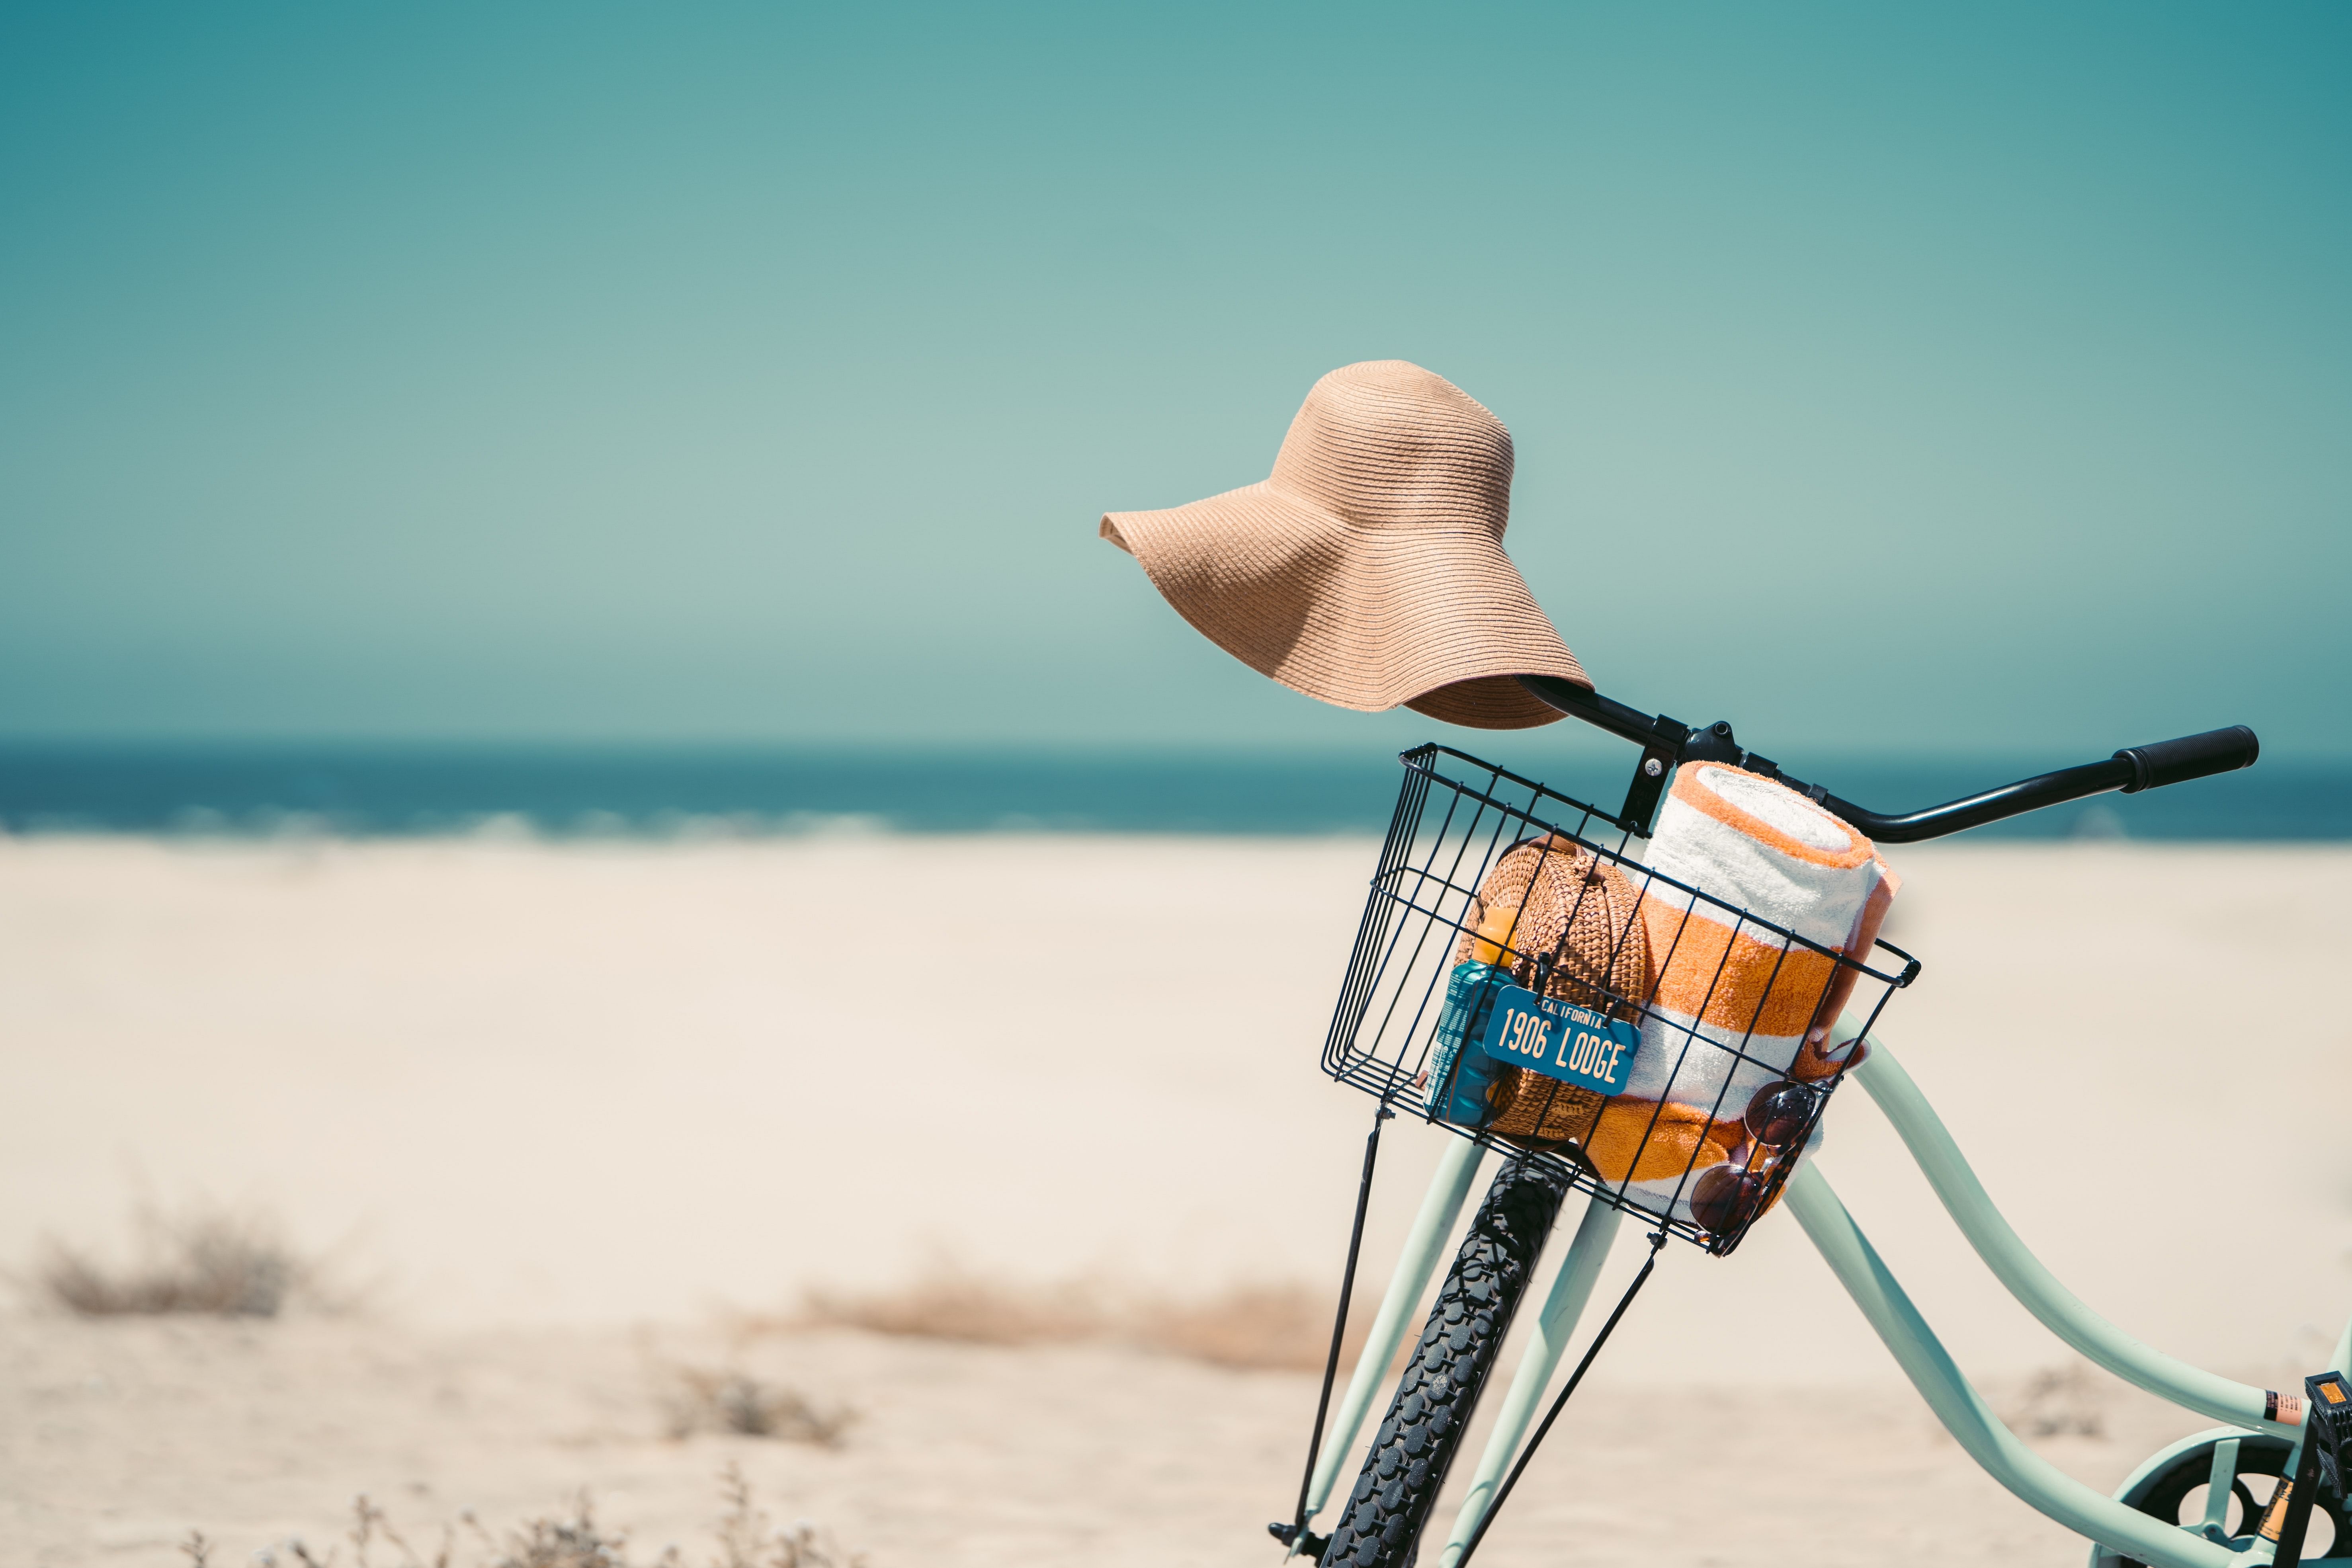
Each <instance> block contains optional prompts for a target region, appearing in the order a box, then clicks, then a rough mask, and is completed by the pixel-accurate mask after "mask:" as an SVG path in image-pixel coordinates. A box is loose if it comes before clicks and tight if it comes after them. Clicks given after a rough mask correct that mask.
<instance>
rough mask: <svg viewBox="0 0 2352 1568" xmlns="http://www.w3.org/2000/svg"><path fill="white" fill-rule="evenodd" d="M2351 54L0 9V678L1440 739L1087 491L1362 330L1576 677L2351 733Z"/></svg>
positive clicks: (330, 732) (273, 698) (2176, 34)
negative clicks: (1278, 665)
mask: <svg viewBox="0 0 2352 1568" xmlns="http://www.w3.org/2000/svg"><path fill="white" fill-rule="evenodd" d="M2347 79H2352V9H2347V8H2345V7H2343V6H2340V5H2339V6H2323V5H2307V6H2296V5H2266V6H2262V7H2250V6H2238V7H2233V6H2222V5H2204V6H2185V5H2068V6H2063V7H2053V6H2047V5H2018V6H2000V5H1970V6H1966V7H1940V8H1937V7H1921V6H1900V7H1888V6H1864V5H1854V6H1832V5H1778V6H1770V7H1764V6H1752V5H1673V6H1654V5H1610V6H1590V5H1538V6H1526V7H1485V6H1473V5H1449V6H1442V7H1441V6H1423V7H1413V8H1404V7H1386V8H1383V7H1380V6H1370V5H1345V6H1329V7H1320V8H1314V7H1284V6H1268V5H1237V6H1229V7H1218V6H1185V7H1172V6H1171V7H1108V6H1102V5H1088V6H1070V7H1066V8H1054V7H1045V6H1025V7H1003V8H995V9H987V8H981V7H971V6H962V7H940V8H935V9H922V8H910V7H905V6H871V7H855V8H852V7H826V8H821V9H820V8H813V7H812V8H801V7H787V6H761V7H748V6H746V7H730V6H724V5H700V6H694V7H654V6H639V5H629V6H620V5H614V6H597V5H563V6H560V7H559V6H551V5H548V6H530V5H508V6H497V7H480V6H467V7H447V8H437V9H436V8H434V7H430V6H424V5H418V6H402V7H317V6H293V5H288V6H282V7H281V6H268V5H233V6H212V7H190V6H163V5H154V6H148V7H127V8H126V7H113V6H106V5H77V6H56V7H40V8H35V7H29V6H21V5H7V6H6V7H5V10H0V215H5V216H0V739H16V740H28V739H59V738H83V739H104V740H152V739H172V740H196V741H205V740H255V739H268V740H289V739H290V740H298V741H299V740H313V739H316V740H375V741H384V740H404V739H418V740H434V741H452V740H454V741H541V740H546V741H589V742H622V743H634V742H728V743H734V742H749V743H759V744H768V743H834V742H889V743H894V744H895V743H931V742H938V743H948V744H958V745H961V744H971V743H982V742H989V743H1004V744H1016V745H1047V746H1101V745H1121V746H1124V745H1142V744H1177V745H1186V746H1236V747H1256V748H1270V749H1279V748H1299V747H1316V748H1327V749H1328V748H1338V747H1352V746H1359V745H1361V746H1372V745H1390V744H1392V743H1410V742H1413V741H1417V740H1419V739H1423V738H1428V737H1430V736H1432V735H1433V734H1438V735H1440V736H1441V738H1444V739H1447V740H1449V741H1452V742H1455V743H1469V742H1475V740H1476V737H1475V735H1473V734H1471V733H1470V732H1467V731H1452V730H1447V729H1445V727H1444V726H1439V725H1436V724H1434V723H1433V721H1428V720H1424V719H1422V718H1420V717H1419V716H1417V715H1412V714H1409V713H1400V714H1389V715H1362V714H1354V713H1349V712H1345V711H1342V710H1335V709H1329V708H1326V707H1323V706H1321V705H1318V704H1316V703H1314V702H1312V701H1310V700H1307V699H1305V698H1302V697H1299V696H1297V695H1295V694H1293V693H1290V692H1288V691H1286V690H1285V689H1281V688H1279V687H1277V686H1276V685H1275V684H1274V683H1272V682H1270V681H1268V680H1266V679H1263V678H1262V677H1259V676H1257V675H1255V674H1254V673H1253V672H1251V671H1250V670H1248V669H1246V668H1244V667H1243V666H1241V665H1240V664H1238V663H1236V662H1235V661H1234V660H1233V659H1232V658H1229V657H1227V656H1226V655H1224V654H1223V653H1221V652H1220V651H1218V650H1217V649H1216V648H1215V647H1213V646H1212V645H1210V644H1209V643H1207V642H1206V641H1204V640H1203V639H1202V638H1201V637H1199V636H1198V635H1196V634H1195V633H1193V632H1192V630H1191V629H1190V628H1189V627H1188V626H1185V624H1184V623H1183V622H1182V621H1181V620H1180V619H1179V618H1178V617H1177V616H1175V615H1174V613H1173V612H1172V611H1171V610H1169V609H1168V608H1167V606H1166V605H1164V604H1163V603H1162V602H1161V601H1160V599H1159V598H1158V596H1157V595H1155V594H1154V593H1153V591H1152V590H1151V588H1150V584H1149V583H1148V582H1147V581H1146V580H1145V578H1144V577H1143V575H1142V574H1141V573H1140V571H1139V570H1138V568H1137V567H1136V565H1135V563H1133V562H1132V561H1131V560H1129V558H1128V557H1127V556H1125V555H1123V554H1120V553H1119V552H1117V551H1115V550H1113V549H1112V548H1111V547H1109V546H1108V545H1107V544H1104V543H1102V542H1099V541H1098V540H1097V538H1096V523H1097V518H1098V516H1099V514H1100V513H1101V512H1102V511H1104V510H1132V509H1141V508H1150V507H1161V506H1171V505H1175V504H1179V503H1181V502H1183V501H1187V500H1194V499H1198V498H1200V497H1202V496H1206V495H1209V494H1213V493H1215V492H1218V491H1221V490H1224V489H1232V488H1234V487H1235V486H1239V485H1243V484H1247V483H1250V482H1252V481H1255V480H1256V479H1263V478H1265V476H1266V474H1267V472H1268V470H1269V468H1270V466H1271V464H1272V461H1273V458H1274V454H1275V450H1276V447H1277V446H1278V445H1279V443H1280V440H1281V437H1282V435H1283V432H1284V430H1285V428H1286V426H1287V424H1288V422H1289V419H1290V417H1291V416H1292V414H1293V413H1294V412H1295V411H1296V409H1297V405H1298V403H1299V401H1300V399H1301V398H1302V397H1303V396H1304V395H1305V394H1306V392H1307V388H1308V387H1309V386H1310V385H1311V384H1313V383H1314V381H1315V380H1316V378H1317V377H1318V375H1320V374H1323V373H1324V372H1326V371H1328V370H1330V369H1332V368H1334V367H1336V366H1339V365H1341V364H1345V363H1351V362H1354V361H1358V360H1366V359H1382V358H1402V359H1409V360H1412V361H1414V362H1415V363H1420V364H1423V365H1425V366H1427V367H1429V368H1430V369H1433V370H1434V371H1436V372H1438V373H1439V374H1443V375H1444V376H1446V377H1447V378H1449V379H1450V380H1452V381H1454V383H1455V384H1458V385H1460V386H1461V387H1463V388H1464V389H1465V391H1467V392H1469V393H1470V394H1471V395H1473V396H1475V397H1476V398H1478V399H1479V400H1480V401H1481V402H1483V403H1485V404H1486V405H1487V406H1488V407H1489V408H1491V409H1493V410H1494V411H1495V412H1496V414H1497V415H1498V416H1500V417H1501V418H1502V419H1503V420H1504V421H1505V423H1507V425H1508V426H1510V428H1511V430H1512V432H1513V434H1514V437H1515V440H1516V443H1517V484H1516V489H1515V491H1514V497H1513V510H1512V521H1511V529H1510V532H1509V535H1508V538H1507V545H1508V547H1509V548H1510V550H1511V552H1512V553H1513V555H1514V558H1515V559H1516V560H1517V562H1518V563H1519V565H1520V567H1521V568H1522V570H1523V572H1524V574H1525V575H1526V576H1527V578H1528V583H1529V584H1530V586H1531V587H1532V588H1533V590H1534V592H1535V594H1536V595H1537V597H1538V600H1539V601H1540V602H1541V603H1542V604H1543V605H1545V606H1546V608H1547V609H1548V610H1549V613H1550V614H1551V616H1552V617H1553V619H1554V620H1555V621H1556V623H1557V624H1558V625H1559V627H1560V630H1561V632H1562V634H1563V636H1564V637H1566V639H1567V641H1568V643H1569V645H1570V647H1572V648H1574V649H1575V650H1576V652H1577V653H1578V655H1579V656H1580V658H1581V659H1582V661H1583V663H1584V665H1585V666H1586V668H1588V669H1589V670H1590V671H1591V673H1592V674H1593V676H1594V678H1595V679H1596V680H1597V682H1598V683H1599V685H1600V688H1601V689H1602V690H1603V691H1606V692H1608V693H1610V694H1611V695H1612V696H1616V697H1619V698H1621V699H1622V700H1626V701H1629V702H1633V703H1635V704H1637V705H1639V706H1643V707H1644V708H1649V709H1659V710H1665V711H1667V712H1670V713H1673V714H1675V716H1677V717H1679V718H1681V719H1683V720H1685V721H1691V722H1701V721H1707V720H1711V719H1715V718H1718V717H1720V718H1729V719H1731V720H1733V721H1735V722H1736V723H1737V724H1738V727H1739V732H1740V734H1741V737H1742V738H1743V739H1744V740H1747V741H1748V742H1751V743H1752V744H1755V745H1757V746H1758V747H1759V748H1760V749H1762V750H1765V751H1767V752H1771V753H1772V754H1774V755H1776V756H1782V757H1783V758H1784V759H1786V758H1788V757H1791V756H1796V757H1801V756H1802V755H1804V754H1805V753H1806V752H1808V751H1809V750H1810V751H1812V752H1820V751H1822V750H1835V751H1842V752H1931V751H1940V752H1958V751H1986V750H2000V751H2007V752H2022V751H2034V752H2063V753H2080V754H2081V755H2084V756H2103V755H2105V753H2106V752H2108V751H2110V750H2112V749H2113V748H2114V747H2116V746H2117V745H2121V744H2126V743H2131V742H2140V741H2145V740H2149V739H2154V738H2157V737H2159V736H2165V735H2171V734H2177V733H2182V732H2186V731H2198V730H2204V729H2208V728H2211V727H2214V726H2217V725H2221V724H2225V723H2231V722H2247V723H2251V724H2252V725H2254V726H2255V728H2256V729H2257V730H2259V731H2261V732H2262V733H2263V737H2264V741H2265V746H2266V754H2271V755H2289V756H2292V755H2305V756H2314V757H2318V756H2326V757H2335V758H2341V757H2345V756H2347V755H2352V679H2347V678H2352V629H2347V627H2352V616H2347V614H2346V610H2345V601H2346V597H2347V588H2352V542H2347V541H2352V528H2347V523H2352V93H2347V91H2346V90H2345V88H2344V84H2345V82H2346V81H2347ZM1547 733H1549V732H1547ZM1567 739H1568V738H1567V737H1565V736H1563V740H1564V741H1566V740H1567Z"/></svg>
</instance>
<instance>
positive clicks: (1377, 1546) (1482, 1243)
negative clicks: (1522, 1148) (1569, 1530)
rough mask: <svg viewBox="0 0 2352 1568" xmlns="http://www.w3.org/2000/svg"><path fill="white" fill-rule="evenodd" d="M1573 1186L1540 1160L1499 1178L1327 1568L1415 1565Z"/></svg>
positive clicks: (1432, 1315) (1511, 1165)
mask: <svg viewBox="0 0 2352 1568" xmlns="http://www.w3.org/2000/svg"><path fill="white" fill-rule="evenodd" d="M1568 1186H1569V1181H1568V1174H1567V1172H1566V1171H1565V1170H1564V1169H1563V1168H1562V1167H1561V1166H1560V1165H1559V1163H1558V1162H1557V1161H1553V1160H1549V1159H1539V1158H1537V1157H1534V1156H1520V1157H1518V1158H1516V1159H1513V1160H1511V1161H1509V1162H1508V1163H1506V1164H1505V1165H1504V1166H1503V1168H1502V1169H1501V1170H1499V1171H1497V1172H1496V1173H1495V1180H1494V1184H1493V1185H1491V1186H1490V1187H1488V1188H1487V1189H1486V1200H1485V1201H1484V1202H1483V1203H1481V1204H1480V1205H1478V1213H1477V1215H1476V1216H1475V1217H1474V1218H1473V1219H1472V1220H1471V1222H1470V1229H1469V1232H1468V1233H1467V1234H1466V1235H1465V1236H1464V1237H1463V1238H1462V1248H1461V1250H1460V1251H1459V1252H1457V1253H1456V1254H1454V1267H1453V1268H1452V1270H1451V1271H1450V1272H1448V1273H1447V1275H1446V1277H1445V1283H1444V1286H1442V1287H1441V1288H1440V1289H1439V1290H1438V1292H1437V1300H1436V1303H1435V1304H1434V1305H1433V1306H1432V1307H1431V1309H1430V1312H1429V1321H1428V1323H1427V1324H1426V1325H1425V1326H1424V1327H1423V1330H1422V1331H1421V1343H1420V1345H1419V1347H1418V1348H1417V1349H1416V1350H1415V1351H1414V1352H1413V1359H1412V1364H1411V1365H1409V1366H1408V1367H1407V1368H1406V1369H1405V1374H1404V1377H1403V1379H1402V1381H1401V1382H1400V1383H1399V1384H1397V1392H1396V1397H1395V1398H1394V1399H1392V1400H1391V1401H1390V1403H1389V1410H1388V1417H1387V1419H1386V1420H1384V1421H1382V1422H1381V1427H1380V1430H1379V1432H1378V1433H1376V1434H1375V1435H1374V1436H1373V1438H1372V1446H1371V1448H1370V1451H1369V1452H1367V1453H1366V1454H1365V1456H1364V1468H1363V1469H1362V1471H1361V1472H1360V1474H1359V1475H1358V1476H1357V1478H1356V1486H1355V1489H1354V1490H1353V1491H1351V1492H1350V1493H1349V1496H1348V1502H1347V1506H1346V1508H1345V1509H1344V1510H1342V1513H1341V1517H1340V1519H1339V1523H1338V1524H1337V1525H1336V1526H1335V1527H1334V1528H1333V1530H1332V1531H1331V1543H1330V1545H1328V1547H1326V1548H1325V1549H1324V1552H1323V1558H1322V1568H1405V1565H1406V1564H1408V1563H1411V1562H1412V1560H1413V1557H1414V1555H1415V1554H1416V1551H1417V1549H1418V1547H1419V1545H1420V1541H1421V1532H1422V1531H1423V1528H1424V1527H1425V1526H1426V1525H1427V1524H1428V1522H1429V1512H1430V1510H1431V1508H1432V1507H1433V1506H1434V1505H1435V1503H1436V1501H1437V1494H1438V1491H1439V1489H1442V1488H1443V1487H1444V1485H1445V1474H1446V1471H1447V1470H1449V1469H1450V1468H1453V1464H1454V1453H1455V1451H1456V1450H1458V1449H1459V1448H1460V1447H1461V1446H1462V1436H1463V1433H1464V1431H1465V1428H1466V1427H1467V1426H1468V1424H1469V1420H1470V1413H1471V1411H1472V1410H1474V1409H1475V1408H1476V1406H1477V1404H1478V1395H1479V1393H1480V1391H1481V1390H1483V1389H1484V1388H1485V1387H1486V1378H1487V1375H1488V1374H1489V1373H1492V1372H1493V1371H1494V1370H1495V1363H1496V1359H1497V1357H1498V1356H1499V1355H1500V1353H1501V1352H1502V1348H1503V1338H1504V1336H1505V1335H1506V1334H1507V1333H1508V1332H1509V1331H1510V1327H1511V1319H1512V1318H1513V1316H1515V1315H1516V1314H1517V1311H1518V1308H1519V1300H1520V1299H1521V1298H1522V1297H1524V1296H1525V1295H1526V1294H1527V1289H1528V1280H1529V1279H1530V1278H1531V1277H1532V1276H1533V1275H1534V1273H1535V1266H1536V1259H1537V1258H1538V1257H1539V1256H1540V1255H1541V1253H1542V1251H1543V1244H1544V1238H1545V1237H1547V1236H1548V1235H1549V1234H1550V1231H1551V1227H1552V1222H1553V1221H1554V1220H1555V1219H1557V1218H1558V1217H1559V1205H1560V1201H1561V1200H1562V1199H1563V1198H1565V1197H1566V1196H1567V1195H1568Z"/></svg>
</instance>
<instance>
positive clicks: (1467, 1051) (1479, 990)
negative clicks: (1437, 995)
mask: <svg viewBox="0 0 2352 1568" xmlns="http://www.w3.org/2000/svg"><path fill="white" fill-rule="evenodd" d="M1508 984H1511V975H1510V972H1509V971H1508V970H1506V969H1503V968H1501V967H1500V966H1498V965H1496V964H1492V963H1477V962H1476V961H1475V960H1473V961H1472V962H1470V963H1457V964H1455V965H1454V973H1452V974H1451V975H1449V976H1447V978H1446V982H1445V1005H1444V1007H1443V1008H1441V1009H1439V1011H1438V1015H1437V1041H1436V1047H1435V1049H1434V1051H1433V1055H1432V1057H1431V1060H1430V1065H1429V1111H1430V1114H1431V1115H1433V1116H1434V1117H1436V1118H1437V1119H1438V1120H1439V1121H1451V1122H1453V1123H1454V1125H1455V1126H1457V1127H1484V1126H1485V1125H1486V1123H1487V1122H1488V1121H1490V1120H1492V1119H1493V1117H1494V1114H1495V1112H1494V1110H1493V1107H1492V1106H1491V1104H1490V1103H1489V1101H1488V1100H1487V1099H1486V1092H1487V1090H1488V1089H1491V1088H1493V1087H1494V1083H1495V1079H1496V1077H1497V1075H1498V1074H1499V1072H1500V1070H1501V1069H1500V1067H1499V1065H1498V1064H1497V1063H1496V1060H1495V1058H1492V1057H1490V1056H1488V1055H1487V1054H1486V1049H1485V1047H1483V1046H1482V1045H1481V1044H1480V1043H1479V1042H1481V1041H1482V1040H1484V1039H1485V1038H1486V1021H1487V1019H1488V1018H1489V1017H1490V1016H1493V1014H1494V1011H1495V998H1496V996H1497V995H1499V994H1501V992H1502V989H1503V987H1504V986H1506V985H1508Z"/></svg>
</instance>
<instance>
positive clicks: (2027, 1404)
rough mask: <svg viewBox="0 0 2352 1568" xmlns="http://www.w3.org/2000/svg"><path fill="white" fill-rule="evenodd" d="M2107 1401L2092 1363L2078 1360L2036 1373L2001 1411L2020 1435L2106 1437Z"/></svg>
mask: <svg viewBox="0 0 2352 1568" xmlns="http://www.w3.org/2000/svg"><path fill="white" fill-rule="evenodd" d="M2106 1403H2107V1402H2106V1390H2105V1387H2104V1385H2102V1384H2101V1383H2100V1382H2099V1379H2098V1377H2097V1375H2096V1374H2095V1373H2093V1372H2092V1370H2091V1363H2088V1362H2085V1361H2075V1362H2070V1363H2067V1364H2066V1365H2064V1366H2049V1367H2043V1368H2042V1370H2041V1371H2039V1372H2037V1373H2033V1375H2032V1376H2031V1377H2029V1378H2028V1379H2026V1381H2025V1384H2024V1385H2023V1386H2022V1387H2021V1388H2020V1389H2019V1390H2017V1392H2016V1394H2014V1395H2013V1396H2012V1397H2011V1398H2010V1399H2008V1400H2006V1401H2004V1402H2003V1404H2002V1405H2001V1408H2000V1411H1999V1412H1998V1414H1999V1415H2000V1419H2001V1424H2002V1425H2003V1426H2007V1427H2008V1428H2009V1429H2010V1430H2011V1431H2012V1432H2014V1433H2016V1434H2017V1435H2018V1436H2021V1437H2104V1436H2106V1434H2107V1413H2106Z"/></svg>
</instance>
